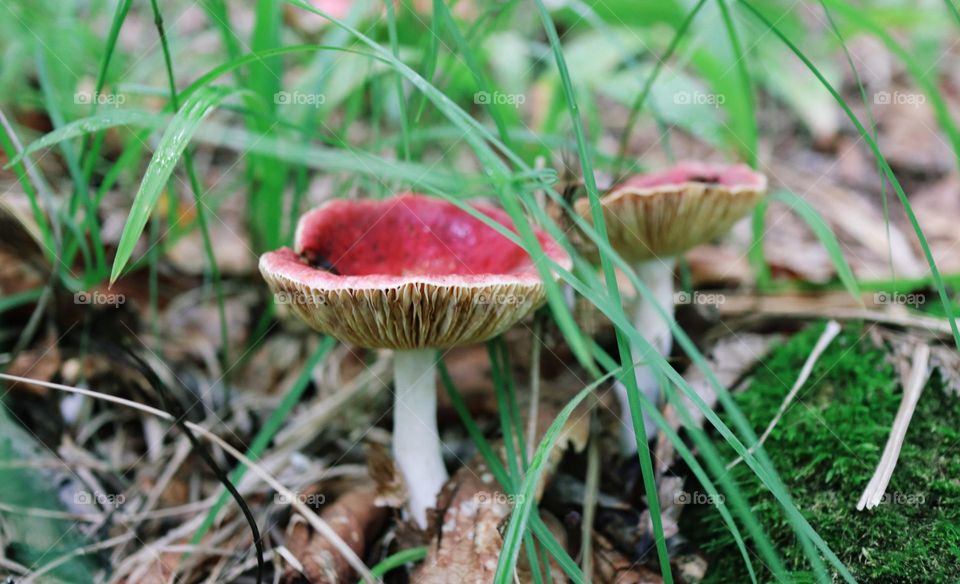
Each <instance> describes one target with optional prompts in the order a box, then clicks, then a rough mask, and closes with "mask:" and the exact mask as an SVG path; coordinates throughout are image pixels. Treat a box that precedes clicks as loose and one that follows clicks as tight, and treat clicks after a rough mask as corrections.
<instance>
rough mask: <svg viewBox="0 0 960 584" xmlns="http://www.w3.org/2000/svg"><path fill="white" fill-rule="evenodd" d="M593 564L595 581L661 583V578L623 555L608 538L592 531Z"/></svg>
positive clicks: (633, 583) (609, 582) (622, 583)
mask: <svg viewBox="0 0 960 584" xmlns="http://www.w3.org/2000/svg"><path fill="white" fill-rule="evenodd" d="M593 565H594V566H595V569H594V576H595V578H596V582H601V583H608V584H662V582H663V578H661V577H660V575H659V574H657V573H656V572H654V571H653V570H650V569H649V568H647V567H646V566H644V565H642V564H640V563H638V562H634V561H632V560H631V559H630V558H628V557H626V556H625V555H623V554H622V553H621V552H620V550H618V549H617V548H616V546H614V545H613V544H612V543H611V542H610V541H609V540H608V539H606V538H605V537H603V536H602V535H600V534H598V533H596V532H594V534H593Z"/></svg>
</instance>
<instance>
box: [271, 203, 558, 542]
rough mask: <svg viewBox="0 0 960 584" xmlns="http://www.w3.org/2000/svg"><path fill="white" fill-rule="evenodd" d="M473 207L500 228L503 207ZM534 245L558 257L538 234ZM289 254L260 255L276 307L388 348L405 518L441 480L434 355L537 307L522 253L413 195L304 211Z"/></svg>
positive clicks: (430, 499)
mask: <svg viewBox="0 0 960 584" xmlns="http://www.w3.org/2000/svg"><path fill="white" fill-rule="evenodd" d="M474 208H475V209H476V210H477V211H479V212H481V213H483V214H484V215H486V216H487V217H490V218H491V219H493V220H495V221H497V222H499V223H501V224H504V225H507V226H509V225H511V221H510V218H509V216H508V215H507V214H506V213H504V212H503V211H501V210H499V209H496V208H493V207H489V206H484V205H476V206H474ZM536 235H537V238H538V240H539V242H540V244H541V246H542V247H543V249H544V252H545V253H546V254H547V255H548V256H549V257H550V258H552V259H553V260H554V261H556V262H558V263H560V264H561V265H563V266H564V267H569V266H570V259H569V257H568V256H567V254H566V253H565V252H564V251H563V249H562V248H561V247H560V246H558V245H557V244H556V243H555V242H554V241H552V240H551V239H550V238H549V237H548V236H547V235H546V234H544V233H542V232H539V231H538V232H537V234H536ZM294 243H295V250H291V249H289V248H282V249H280V250H277V251H273V252H270V253H267V254H264V255H263V257H261V258H260V271H261V273H262V274H263V277H264V278H265V279H266V281H267V283H268V284H269V285H270V288H271V289H272V290H273V291H274V293H275V294H276V297H277V299H278V301H279V302H285V303H289V304H290V306H291V308H292V309H293V311H294V312H295V313H296V314H297V315H298V316H299V317H300V318H302V319H303V320H304V321H305V322H306V323H307V324H308V325H310V326H311V327H312V328H314V329H316V330H318V331H320V332H322V333H325V334H329V335H332V336H334V337H336V338H337V339H339V340H341V341H346V342H350V343H353V344H356V345H359V346H362V347H367V348H384V349H393V350H394V351H395V352H394V356H393V363H394V385H395V389H396V394H395V402H394V409H393V427H394V440H393V453H394V457H395V459H396V461H397V464H398V467H399V469H400V471H401V473H402V474H403V477H404V480H405V482H406V484H407V488H408V491H409V494H410V501H409V507H410V512H411V514H412V515H413V518H414V519H415V520H416V522H417V523H418V524H419V525H420V526H421V527H425V525H426V510H427V508H429V507H432V506H433V505H434V504H435V501H436V495H437V493H438V492H439V490H440V488H441V487H442V486H443V483H444V482H445V481H446V479H447V472H446V469H445V467H444V465H443V458H442V456H441V444H440V438H439V433H438V430H437V420H436V372H435V363H436V350H437V349H447V348H451V347H455V346H458V345H464V344H468V343H476V342H479V341H484V340H486V339H489V338H491V337H494V336H496V335H498V334H500V333H502V332H503V331H505V330H506V329H508V328H509V327H511V326H513V324H515V323H516V322H517V321H518V320H520V319H521V318H523V317H524V316H526V315H527V314H528V313H530V312H531V311H532V310H533V309H535V308H536V307H538V306H540V305H541V304H543V302H544V300H545V292H544V287H543V281H542V280H541V279H540V276H539V273H538V271H537V268H536V266H535V265H534V263H533V260H532V259H531V257H530V256H529V255H528V254H527V252H526V251H525V250H524V249H523V248H521V247H519V246H518V245H516V244H515V243H513V242H512V241H510V240H509V239H507V238H506V237H504V236H503V235H502V234H501V233H498V232H497V231H496V230H495V229H493V228H492V227H490V226H488V225H486V224H485V223H483V222H482V221H481V220H479V219H477V218H475V217H473V216H472V215H470V214H469V213H467V212H466V211H464V210H463V209H460V208H459V207H457V206H456V205H454V204H452V203H449V202H446V201H442V200H440V199H434V198H430V197H425V196H422V195H412V194H408V195H402V196H398V197H394V198H391V199H387V200H384V201H345V200H336V201H332V202H329V203H327V204H325V205H323V206H321V207H319V208H317V209H314V210H313V211H310V212H308V213H307V214H306V215H304V216H303V217H302V218H301V219H300V222H299V224H298V227H297V233H296V237H295V242H294Z"/></svg>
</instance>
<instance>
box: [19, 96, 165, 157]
mask: <svg viewBox="0 0 960 584" xmlns="http://www.w3.org/2000/svg"><path fill="white" fill-rule="evenodd" d="M167 120H169V117H168V116H162V115H158V114H156V113H154V112H147V111H140V110H123V109H119V110H115V111H111V112H107V113H103V114H97V115H93V116H90V117H86V118H81V119H79V120H74V121H72V122H70V123H68V124H64V125H62V126H60V127H59V128H56V129H55V130H52V131H51V132H49V133H47V134H44V135H43V136H41V137H40V138H37V139H36V140H34V141H33V142H31V143H30V144H28V145H27V147H26V148H25V149H24V150H23V152H20V153H18V154H17V155H16V156H15V157H14V158H12V159H10V161H9V162H8V163H7V164H6V165H4V167H3V168H4V169H8V168H10V167H11V166H13V165H15V164H18V163H19V162H20V161H22V160H23V158H24V157H25V156H29V155H31V154H33V153H34V152H36V151H37V150H42V149H44V148H49V147H50V146H54V145H56V144H59V143H60V142H63V141H65V140H72V139H73V138H78V137H80V136H85V135H87V134H91V133H95V132H99V131H101V130H106V129H109V128H114V127H117V126H129V125H134V126H142V127H147V128H158V127H160V126H161V125H163V123H164V122H165V121H167Z"/></svg>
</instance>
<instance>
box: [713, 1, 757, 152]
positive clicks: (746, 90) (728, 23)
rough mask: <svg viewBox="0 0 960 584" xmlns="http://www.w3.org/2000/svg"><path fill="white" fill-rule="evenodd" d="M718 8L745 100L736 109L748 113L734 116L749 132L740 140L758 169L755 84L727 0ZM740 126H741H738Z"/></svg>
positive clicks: (736, 104) (736, 102) (738, 102)
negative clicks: (741, 108) (742, 140)
mask: <svg viewBox="0 0 960 584" xmlns="http://www.w3.org/2000/svg"><path fill="white" fill-rule="evenodd" d="M717 6H719V7H720V15H721V16H722V20H723V26H724V28H726V29H727V38H729V39H730V47H731V48H732V49H733V57H734V59H735V62H734V66H735V67H736V69H737V77H738V78H739V81H740V86H741V87H740V90H741V92H742V93H743V96H742V97H743V99H742V100H740V99H738V100H736V101H735V102H734V104H732V105H735V107H736V108H738V109H739V108H740V107H743V108H745V109H746V110H747V111H745V112H739V111H738V112H737V114H735V115H734V119H736V120H742V123H743V124H744V125H745V126H746V128H745V130H746V132H747V136H746V139H747V141H746V143H743V142H741V141H740V140H739V137H738V142H740V143H741V144H742V146H743V148H742V149H743V150H745V151H746V155H747V161H748V162H749V163H750V166H752V167H754V168H756V167H757V150H758V144H759V141H760V135H759V132H758V131H757V117H756V113H755V109H756V108H755V104H754V99H753V84H752V83H751V78H750V72H749V71H747V60H746V55H745V54H744V53H743V47H742V46H741V44H740V35H739V34H738V33H737V26H736V24H735V23H734V22H733V17H732V16H731V15H730V8H729V7H728V6H727V0H717ZM738 125H739V124H738Z"/></svg>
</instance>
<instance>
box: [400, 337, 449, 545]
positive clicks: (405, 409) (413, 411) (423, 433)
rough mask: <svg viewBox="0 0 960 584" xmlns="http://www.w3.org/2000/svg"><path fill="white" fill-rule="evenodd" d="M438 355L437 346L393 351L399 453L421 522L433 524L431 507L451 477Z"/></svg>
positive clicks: (413, 513)
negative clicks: (440, 421)
mask: <svg viewBox="0 0 960 584" xmlns="http://www.w3.org/2000/svg"><path fill="white" fill-rule="evenodd" d="M436 355H437V352H436V351H434V350H432V349H415V350H407V351H395V352H394V354H393V383H394V391H395V395H394V402H393V458H394V460H396V462H397V467H398V468H399V470H400V473H401V474H402V475H403V480H404V482H405V483H406V484H407V491H408V494H409V497H410V498H409V508H410V514H411V516H412V517H413V519H414V521H416V522H417V525H419V526H420V527H425V526H426V525H427V509H428V508H431V507H433V506H434V505H435V502H436V500H437V494H438V493H439V492H440V489H441V488H443V485H444V483H446V482H447V478H448V475H447V469H446V467H445V466H444V465H443V446H442V444H441V443H440V431H439V429H438V428H437V386H436V378H437V377H436V376H437V369H436V361H435V359H436Z"/></svg>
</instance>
